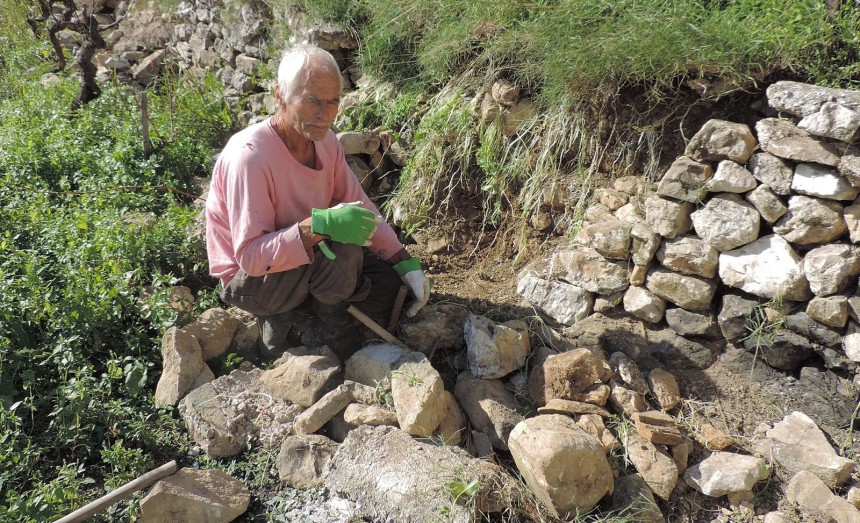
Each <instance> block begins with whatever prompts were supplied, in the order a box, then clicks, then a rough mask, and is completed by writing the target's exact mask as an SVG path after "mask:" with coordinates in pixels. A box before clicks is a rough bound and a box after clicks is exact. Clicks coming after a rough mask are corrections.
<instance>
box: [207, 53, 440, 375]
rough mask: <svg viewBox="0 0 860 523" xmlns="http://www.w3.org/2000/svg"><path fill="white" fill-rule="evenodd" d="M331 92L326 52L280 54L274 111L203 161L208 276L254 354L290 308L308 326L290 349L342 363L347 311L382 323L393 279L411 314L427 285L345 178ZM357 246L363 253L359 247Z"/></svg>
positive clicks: (353, 181)
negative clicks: (255, 330) (332, 356)
mask: <svg viewBox="0 0 860 523" xmlns="http://www.w3.org/2000/svg"><path fill="white" fill-rule="evenodd" d="M341 90H342V78H341V74H340V69H339V68H338V65H337V62H336V61H335V60H334V58H333V57H332V56H331V55H330V54H329V53H328V52H326V51H324V50H322V49H319V48H317V47H314V46H310V45H301V46H298V47H295V48H293V49H290V50H288V51H287V52H285V53H284V56H283V58H282V59H281V64H280V67H279V69H278V83H277V85H276V86H275V100H276V102H277V107H278V109H277V112H276V114H275V115H274V116H273V117H271V118H269V119H267V120H265V121H263V122H260V123H258V124H255V125H252V126H250V127H248V128H247V129H245V130H243V131H241V132H239V133H237V134H236V135H234V136H233V137H232V138H231V139H230V141H229V142H228V143H227V145H226V146H225V147H224V150H223V151H222V152H221V155H220V156H219V157H218V160H217V162H216V164H215V168H214V171H213V175H212V183H211V186H210V191H209V197H208V199H207V202H206V248H207V251H208V255H209V272H210V274H212V275H213V276H215V277H218V278H220V280H221V284H222V291H221V298H222V299H223V300H224V301H225V302H227V303H230V304H233V305H236V306H237V307H239V308H241V309H243V310H246V311H248V312H250V313H252V314H254V315H255V316H256V317H257V321H258V325H259V326H260V330H261V338H260V343H261V345H260V350H261V353H262V354H263V355H264V356H271V355H275V354H277V353H279V352H282V351H283V349H285V348H286V344H287V340H288V339H289V334H290V331H291V329H292V328H293V327H294V325H295V323H296V322H297V321H298V319H299V318H300V316H299V315H298V313H297V309H298V310H312V312H313V314H315V316H316V317H315V319H314V320H312V322H311V325H310V327H309V328H308V329H307V330H306V331H305V332H304V334H303V335H302V338H301V342H302V343H303V344H305V345H308V346H319V345H328V346H329V347H331V348H332V349H334V350H335V352H336V353H338V355H340V356H341V357H342V358H345V357H347V356H348V355H349V354H350V353H351V352H353V351H355V350H356V349H357V348H359V345H360V337H359V332H358V330H357V326H356V324H355V323H354V320H353V319H352V317H351V316H350V315H349V314H348V313H347V311H346V310H347V308H348V307H349V305H350V304H355V305H356V307H358V308H359V309H361V310H362V311H363V312H365V313H366V314H367V315H369V316H370V317H371V318H374V319H376V320H377V321H378V322H381V321H384V320H385V319H387V315H388V314H389V313H390V310H391V307H392V305H393V303H394V300H395V297H396V294H397V291H398V290H399V288H400V284H401V280H402V281H403V282H404V283H406V284H407V285H408V287H409V289H410V290H411V292H412V294H413V296H414V301H413V302H412V304H411V305H410V307H409V308H408V310H407V314H408V315H410V316H414V315H415V313H417V312H418V310H419V309H421V307H423V306H424V305H425V304H426V303H427V300H428V298H429V296H430V282H429V281H428V279H427V277H426V276H424V273H423V272H422V271H421V267H420V264H419V262H418V260H417V259H416V258H413V257H411V256H410V255H409V253H408V252H407V251H406V249H405V248H404V247H403V245H402V244H401V243H400V241H399V240H398V239H397V235H396V234H395V233H394V231H393V230H392V229H391V227H390V226H389V225H388V224H387V223H385V222H384V221H383V220H382V218H381V216H380V214H379V210H378V209H377V208H376V206H375V205H374V204H373V203H372V202H371V201H370V199H369V198H368V197H367V194H365V192H364V190H363V189H362V188H361V184H360V183H359V181H358V179H357V178H356V176H355V174H354V173H353V172H352V171H351V170H350V168H349V166H348V165H347V163H346V158H345V157H344V153H343V149H342V148H341V146H340V143H339V142H338V140H337V138H336V137H335V135H334V133H333V132H332V131H331V129H330V127H331V125H332V123H333V122H334V119H335V117H336V115H337V110H338V105H339V103H340V97H341ZM365 247H366V249H365Z"/></svg>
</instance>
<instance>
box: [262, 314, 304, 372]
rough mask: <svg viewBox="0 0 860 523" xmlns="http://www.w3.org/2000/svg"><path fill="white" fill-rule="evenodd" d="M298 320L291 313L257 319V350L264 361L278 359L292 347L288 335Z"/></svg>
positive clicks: (296, 315)
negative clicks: (258, 331)
mask: <svg viewBox="0 0 860 523" xmlns="http://www.w3.org/2000/svg"><path fill="white" fill-rule="evenodd" d="M299 319H300V317H299V315H298V314H297V313H295V312H293V311H288V312H285V313H282V314H275V315H273V316H265V317H258V318H257V327H259V329H260V338H259V339H258V340H257V349H258V351H259V353H260V357H261V358H262V359H263V360H264V361H266V360H273V359H276V358H279V357H280V356H281V355H282V354H283V353H284V351H286V350H287V349H289V348H290V347H293V346H294V343H293V342H292V341H293V340H292V339H291V336H290V333H291V332H292V330H293V327H294V326H295V324H296V322H297V321H298V320H299Z"/></svg>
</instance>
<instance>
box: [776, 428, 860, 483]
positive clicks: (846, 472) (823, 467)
mask: <svg viewBox="0 0 860 523" xmlns="http://www.w3.org/2000/svg"><path fill="white" fill-rule="evenodd" d="M766 436H767V440H765V441H764V442H763V444H762V445H761V447H760V449H759V450H760V451H761V452H762V454H764V458H765V459H773V460H774V461H775V462H776V463H777V465H779V466H780V467H782V468H783V469H784V470H786V471H787V472H789V473H792V474H794V473H797V472H800V471H802V470H803V471H808V472H810V473H812V474H814V475H815V476H816V477H818V478H819V479H821V481H823V482H824V483H825V484H826V485H827V486H828V487H830V488H836V487H839V486H841V485H842V484H844V483H845V482H846V481H847V480H848V479H849V478H850V477H851V474H852V473H853V472H854V469H855V464H854V462H853V461H852V460H850V459H847V458H843V457H841V456H839V455H838V454H836V451H835V450H834V449H833V447H832V446H831V445H830V442H829V441H828V440H827V436H825V435H824V433H823V432H822V431H821V429H819V428H818V426H817V425H816V424H815V422H814V421H812V419H810V418H809V416H807V415H806V414H803V413H802V412H798V411H795V412H792V413H790V414H788V415H787V416H786V417H785V418H783V419H782V421H780V422H779V423H776V424H775V425H774V426H773V428H772V429H770V430H768V431H767V433H766Z"/></svg>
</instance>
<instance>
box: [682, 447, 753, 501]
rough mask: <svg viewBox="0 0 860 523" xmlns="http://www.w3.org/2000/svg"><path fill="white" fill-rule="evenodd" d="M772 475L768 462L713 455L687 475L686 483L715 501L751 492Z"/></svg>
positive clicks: (744, 457) (691, 468)
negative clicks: (721, 497) (728, 495)
mask: <svg viewBox="0 0 860 523" xmlns="http://www.w3.org/2000/svg"><path fill="white" fill-rule="evenodd" d="M769 475H770V467H768V465H767V463H766V462H765V460H763V459H761V458H757V457H755V456H746V455H743V454H733V453H731V452H714V453H713V454H711V455H710V456H708V457H707V458H706V459H704V460H703V461H701V462H699V463H697V464H695V465H693V466H691V467H690V468H688V469H687V470H686V472H684V481H685V482H686V483H687V485H690V486H691V487H693V488H695V489H696V490H698V491H699V492H701V493H702V494H704V495H706V496H710V497H712V498H718V497H720V496H725V495H726V494H728V493H730V492H744V491H748V490H752V488H753V487H754V486H755V484H756V483H758V482H759V481H761V480H763V479H766V478H767V477H768V476H769Z"/></svg>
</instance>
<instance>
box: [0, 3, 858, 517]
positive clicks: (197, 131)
mask: <svg viewBox="0 0 860 523" xmlns="http://www.w3.org/2000/svg"><path fill="white" fill-rule="evenodd" d="M235 1H238V0H234V2H235ZM287 1H288V0H268V1H267V2H266V3H267V4H269V6H270V7H271V8H272V12H273V13H279V12H283V11H282V8H283V5H284V4H285V3H286V2H287ZM167 3H170V2H165V4H167ZM173 3H175V2H173ZM305 3H306V4H307V8H308V9H309V10H311V11H312V12H313V13H315V14H317V15H318V16H320V17H323V18H326V19H329V20H333V21H336V22H338V23H341V24H343V25H346V26H350V27H352V28H354V29H356V30H357V31H359V33H360V34H361V35H362V40H361V41H362V45H361V48H360V49H359V51H358V55H357V59H358V62H359V64H360V65H361V67H362V68H363V69H364V70H365V71H367V72H370V73H373V74H374V75H376V76H377V77H379V79H380V80H381V81H382V83H380V84H379V85H378V86H377V87H376V88H375V89H376V90H377V94H378V96H371V97H369V98H368V99H367V100H366V101H365V102H363V103H362V104H361V105H359V106H357V107H353V108H351V109H350V110H349V111H347V113H346V114H345V115H344V118H343V120H342V121H343V122H344V123H345V125H351V126H367V127H372V126H375V125H379V124H383V125H386V126H387V127H389V128H392V129H395V130H396V131H398V132H402V133H404V134H405V133H409V134H410V135H411V137H412V142H411V143H412V151H413V153H412V156H411V159H410V163H409V164H408V165H407V167H406V169H405V170H404V173H403V176H402V179H401V184H400V190H399V191H398V192H397V194H396V195H395V198H394V200H393V203H392V206H395V205H403V206H407V207H410V208H414V209H418V211H416V212H418V213H419V214H423V215H429V213H430V212H431V209H439V208H442V207H444V206H443V205H442V204H444V203H445V202H446V200H445V198H446V197H450V196H451V195H452V194H454V191H453V190H451V189H453V188H465V189H467V190H468V191H469V192H471V193H472V194H474V195H477V196H479V197H480V198H481V199H483V200H484V201H485V202H486V209H487V219H488V221H497V220H499V218H500V216H501V214H502V213H504V212H506V211H508V210H510V209H511V208H518V209H520V210H526V211H528V210H529V209H531V208H533V206H534V205H535V202H536V196H535V194H536V193H537V191H538V189H539V188H541V187H545V186H547V184H551V183H553V182H554V181H555V180H556V179H557V178H558V177H559V176H560V175H561V174H570V173H574V174H576V173H578V172H579V173H582V177H581V178H580V180H581V182H583V183H581V184H579V185H578V186H577V187H578V190H579V191H580V192H579V194H580V196H581V197H582V198H581V199H582V201H585V199H586V197H587V188H588V184H587V175H588V174H589V173H590V172H591V171H592V170H593V169H595V168H597V166H599V165H601V163H600V162H599V161H597V159H598V157H600V156H602V155H604V154H607V153H606V152H605V151H606V150H607V146H608V145H609V143H608V142H610V141H612V140H630V141H631V143H632V144H633V145H635V146H636V147H645V148H646V149H647V147H648V144H651V145H652V146H653V144H654V143H655V140H657V139H658V138H655V133H658V132H659V131H660V130H661V129H662V128H661V127H660V125H658V124H655V123H651V124H647V125H646V124H644V123H643V121H644V120H643V121H639V122H634V123H635V124H636V125H638V126H639V127H636V128H633V127H631V128H630V129H626V130H620V131H613V132H609V131H608V130H607V128H605V127H601V126H606V125H609V124H607V123H606V121H604V120H603V119H602V116H601V115H602V114H603V112H602V111H603V110H604V109H605V108H606V107H607V106H608V105H612V104H614V103H615V102H616V101H617V98H616V97H617V96H619V94H620V93H629V92H630V90H633V91H636V92H641V93H644V94H645V95H646V96H645V98H644V99H645V100H646V101H647V103H648V104H653V105H654V106H656V105H659V104H664V105H671V104H672V102H673V100H675V99H676V98H674V97H675V96H678V95H679V93H681V92H682V91H684V90H687V91H688V89H687V88H686V87H684V85H685V84H684V82H685V80H688V79H693V78H712V79H722V80H725V81H728V82H729V85H731V86H733V87H732V89H736V90H743V89H747V90H749V89H755V88H757V87H760V86H761V84H760V82H766V81H767V80H768V79H771V78H774V77H781V76H785V77H794V78H798V79H802V80H807V81H812V82H817V83H822V84H829V85H838V86H843V87H851V86H856V85H857V83H858V82H860V65H858V64H860V42H858V35H860V30H858V29H860V28H858V16H860V13H858V11H857V9H856V8H855V7H852V6H853V5H854V3H853V2H844V4H845V7H843V8H842V10H841V11H830V10H828V8H827V6H826V2H824V1H823V0H803V1H797V0H722V1H710V0H685V1H681V0H678V1H666V0H628V1H603V0H561V1H552V0H535V1H525V0H519V1H512V2H501V3H498V2H497V3H486V2H474V1H471V0H449V1H446V2H435V1H431V0H402V1H400V2H391V1H390V0H385V1H382V0H306V1H305ZM24 4H25V3H22V2H0V53H2V55H0V201H2V202H3V205H2V208H0V521H22V522H23V521H39V522H41V521H49V520H52V519H55V518H56V517H58V516H61V515H63V514H66V513H68V512H69V511H71V510H72V509H74V508H75V507H77V506H80V505H82V504H84V503H86V502H87V501H89V500H91V499H94V498H95V497H97V496H99V495H101V494H103V493H104V492H105V491H108V490H110V489H112V488H115V487H117V486H119V485H121V484H122V483H123V482H125V481H127V480H128V479H130V478H133V477H136V476H137V475H139V474H141V473H143V472H145V471H146V470H149V469H151V468H154V467H155V466H157V465H160V464H162V463H163V462H165V461H167V460H168V459H170V458H172V457H181V456H183V455H184V454H183V453H184V452H185V450H186V447H187V445H188V442H187V436H186V435H185V434H184V429H183V427H182V426H181V423H180V422H178V421H177V419H176V416H175V414H174V412H172V411H171V410H170V409H164V410H158V409H156V408H155V407H154V403H153V399H152V396H153V391H154V388H155V383H156V382H157V379H158V375H159V369H160V363H161V362H160V360H161V357H160V339H161V335H162V334H163V332H164V331H165V330H166V329H167V328H168V327H169V326H171V325H174V324H176V323H177V322H181V321H183V319H182V318H177V317H176V314H175V313H174V312H173V311H172V310H171V309H170V308H169V307H167V306H166V304H165V303H164V301H165V292H164V291H165V290H166V289H167V288H168V287H169V286H170V285H173V284H176V283H183V284H186V285H189V286H191V287H193V289H194V290H195V292H196V293H197V302H196V303H197V307H198V310H204V309H205V308H207V307H208V306H211V305H214V304H217V295H216V293H215V288H214V282H213V281H212V280H211V279H209V278H208V277H207V276H206V266H205V257H204V251H203V248H202V241H201V239H200V238H198V237H192V236H190V235H189V233H188V231H189V227H190V226H191V225H192V222H193V221H194V219H195V215H196V211H195V210H193V209H191V208H190V206H189V204H190V202H191V200H192V199H193V193H194V192H195V190H194V189H193V188H192V187H193V184H192V180H193V178H194V177H195V176H205V175H206V174H207V173H208V171H209V169H210V167H211V163H212V159H213V157H214V154H215V153H216V152H217V150H218V148H219V147H220V146H221V145H222V144H223V143H224V140H225V137H226V136H227V134H229V132H230V131H231V130H232V129H231V125H232V120H231V115H230V113H229V111H228V109H227V108H226V107H225V106H224V102H223V96H222V93H221V88H220V86H218V85H217V83H216V82H214V81H212V80H211V79H209V80H207V81H204V82H199V81H197V82H187V81H185V80H183V79H182V78H168V77H165V78H162V79H161V80H159V82H157V83H156V84H155V85H154V86H153V87H151V88H150V92H149V101H150V104H149V112H150V117H151V119H152V121H153V126H152V136H151V138H152V140H153V142H154V145H155V148H154V152H153V153H152V154H151V155H145V154H144V152H143V140H142V137H141V136H140V126H139V119H140V111H139V106H138V98H137V97H136V95H135V94H134V93H133V92H131V91H130V90H129V89H128V88H126V87H124V86H122V85H118V84H112V85H105V86H103V93H102V96H101V97H100V98H99V99H98V100H96V101H95V102H92V103H90V104H88V105H86V106H84V107H83V108H81V109H80V110H78V111H76V112H74V113H70V112H69V111H68V110H67V107H68V106H69V102H70V100H71V99H72V98H73V97H74V95H75V93H76V91H77V88H78V85H77V82H76V80H75V78H74V77H68V78H67V77H64V78H59V79H58V80H57V81H55V82H52V83H46V84H44V85H42V84H40V83H39V79H40V78H41V76H42V75H43V74H44V73H47V72H49V71H51V69H52V67H53V65H54V57H53V54H52V50H51V48H50V46H49V45H48V44H47V42H46V41H45V40H44V39H37V38H34V37H33V36H32V35H31V34H30V33H29V29H28V28H27V26H26V24H24V17H25V13H26V5H24ZM273 20H274V22H275V24H274V25H275V27H273V29H275V30H280V31H281V34H283V31H284V30H283V27H280V28H279V27H277V26H278V24H279V23H282V22H281V21H280V20H279V19H278V18H277V16H274V18H273ZM499 77H502V78H508V79H510V80H513V81H515V82H517V83H519V84H520V85H522V86H525V88H526V90H527V93H528V94H529V95H531V96H532V97H533V98H534V99H535V100H536V101H537V102H538V104H539V106H540V108H541V109H542V111H543V113H542V114H543V116H542V117H537V118H535V119H533V121H531V122H529V123H528V124H527V125H526V126H525V127H524V128H523V129H522V130H521V131H520V132H519V133H518V134H516V135H514V136H511V137H507V136H503V135H502V134H501V133H500V132H499V129H498V128H497V127H496V126H495V125H494V124H490V125H481V124H479V123H478V120H477V119H476V116H475V112H476V107H475V99H476V97H474V95H475V94H476V93H478V92H479V91H480V89H481V86H486V85H487V83H488V82H489V83H491V81H492V80H493V79H496V78H499ZM721 94H725V93H721ZM392 97H393V98H394V103H392V102H391V98H392ZM641 109H642V111H643V114H644V113H647V111H648V109H649V108H648V107H642V108H641ZM683 109H684V108H683V107H678V108H676V109H675V110H677V111H680V112H681V113H683ZM613 125H614V124H613ZM612 129H614V127H612ZM452 131H453V138H451V136H452ZM631 133H632V134H631ZM636 136H638V137H639V142H637V141H636V138H635V137H636ZM637 143H638V144H639V145H637ZM643 143H644V144H645V145H644V146H642V145H641V144H643ZM651 152H652V153H653V151H651ZM654 154H659V153H654ZM631 161H632V160H631ZM624 167H625V166H621V165H620V166H619V169H622V168H624ZM440 188H441V189H446V190H438V189H440ZM512 188H514V189H516V190H514V191H512V190H511V189H512ZM416 189H418V190H416ZM525 214H527V213H525ZM143 286H153V287H154V288H155V290H156V292H155V293H154V294H153V296H152V298H150V299H149V300H148V301H146V302H145V303H142V304H141V303H138V295H139V293H140V291H141V289H142V288H143ZM241 459H245V458H241ZM248 459H249V461H251V460H252V459H257V460H258V461H262V462H263V465H260V466H261V467H263V470H264V473H265V472H268V466H269V465H270V464H269V463H268V462H267V461H266V460H267V459H268V457H265V456H264V457H263V458H260V457H256V458H254V457H251V458H248ZM227 466H229V467H236V466H240V465H237V464H236V463H231V464H227ZM135 511H136V508H135V506H134V504H133V503H124V504H120V505H118V506H117V507H114V508H113V509H112V512H108V513H105V514H103V515H102V516H101V517H102V518H103V519H104V520H106V521H107V520H119V519H128V518H130V517H133V515H134V512H135Z"/></svg>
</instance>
